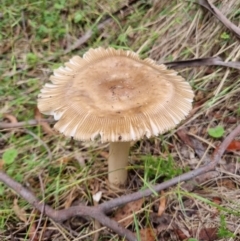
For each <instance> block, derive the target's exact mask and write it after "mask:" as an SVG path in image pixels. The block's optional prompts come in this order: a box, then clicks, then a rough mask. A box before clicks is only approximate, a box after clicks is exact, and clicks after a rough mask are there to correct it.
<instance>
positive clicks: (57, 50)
mask: <svg viewBox="0 0 240 241" xmlns="http://www.w3.org/2000/svg"><path fill="white" fill-rule="evenodd" d="M214 3H215V4H216V6H218V7H219V8H220V9H221V11H222V12H223V13H224V14H225V15H226V16H227V17H228V18H229V19H230V20H231V21H233V22H235V23H236V24H238V23H239V21H240V16H239V10H238V9H239V8H240V2H239V1H234V0H230V1H228V2H227V3H226V2H222V1H214ZM123 5H124V2H123V1H119V0H115V1H111V3H107V2H106V1H96V0H93V1H76V0H71V1H65V0H57V1H54V4H52V3H51V2H49V1H44V0H38V1H37V0H31V1H29V0H20V1H14V0H4V1H3V2H2V4H1V8H0V53H1V56H0V76H1V83H0V121H7V120H8V118H6V115H5V114H9V115H11V116H14V117H16V118H17V121H26V120H29V119H34V116H35V109H36V99H37V95H38V93H39V90H40V89H41V87H42V85H43V84H44V83H46V82H48V78H49V76H50V74H51V73H52V70H53V69H55V68H57V67H58V66H60V65H61V64H62V63H64V62H65V61H67V60H68V59H69V58H70V57H71V56H73V55H76V54H78V55H82V54H83V53H84V52H85V51H87V50H88V49H89V48H90V47H98V46H104V47H107V46H113V47H115V48H123V49H131V50H134V51H136V52H138V53H139V54H140V56H141V57H143V58H144V57H151V58H153V59H155V60H156V61H158V62H159V63H162V62H164V61H172V60H184V59H189V58H200V57H210V56H217V55H220V56H221V57H223V58H224V59H226V60H229V61H230V60H237V59H239V55H240V45H239V41H238V40H237V38H236V37H235V36H234V35H233V34H232V33H230V32H229V31H228V30H227V29H226V28H225V27H224V26H222V25H221V23H220V22H219V21H218V20H217V19H216V18H214V17H213V16H212V15H211V14H209V13H207V12H205V10H202V9H201V8H200V7H199V6H198V5H196V4H194V3H193V2H192V1H177V0H176V1H171V3H170V2H169V1H166V0H163V1H152V2H150V1H149V2H148V1H136V2H135V3H134V4H132V5H129V6H128V7H127V8H125V9H124V11H122V12H121V13H120V14H118V15H114V14H113V13H114V12H116V11H117V10H118V9H119V8H121V7H123ZM16 6H17V7H16ZM107 17H109V18H110V19H111V21H110V22H108V23H107V24H106V25H105V26H104V28H103V29H102V30H98V29H97V25H98V24H99V23H100V22H102V21H104V19H106V18H107ZM89 29H91V30H92V32H93V34H92V36H91V38H89V39H88V41H86V43H85V44H83V45H81V46H80V47H78V48H75V49H74V50H72V51H70V52H68V53H67V54H66V53H65V50H66V49H68V48H70V47H71V46H73V45H74V43H75V42H76V41H77V40H78V39H79V38H80V37H81V36H83V35H84V33H86V32H87V31H88V30H89ZM179 72H180V74H181V75H182V76H183V77H184V78H186V79H187V80H188V81H189V82H190V84H191V85H192V87H193V89H194V91H195V94H196V97H195V102H194V107H198V110H197V111H196V112H195V113H194V114H192V115H190V116H189V117H188V118H187V120H186V121H184V122H182V123H181V124H180V125H179V126H178V128H177V129H180V128H181V127H184V128H186V129H187V130H188V131H189V132H190V133H192V134H193V135H195V136H198V137H200V138H201V140H202V142H203V144H204V145H205V146H206V147H207V148H208V149H209V152H210V153H211V152H212V151H213V150H214V149H213V146H217V145H218V144H219V141H221V140H222V139H223V138H224V137H225V136H226V135H227V134H228V133H229V132H230V131H231V130H232V129H233V128H234V127H235V126H236V125H237V124H239V116H240V114H239V113H240V111H239V110H240V106H239V94H240V79H239V73H238V71H236V70H234V69H226V68H223V67H199V68H185V69H179ZM218 126H221V127H222V128H223V129H224V133H222V135H221V136H220V137H218V138H215V137H211V136H210V135H209V131H208V130H209V129H210V130H211V128H216V127H218ZM177 129H176V130H177ZM176 130H173V131H171V132H168V133H166V134H165V135H163V136H160V137H157V138H152V139H151V140H145V139H144V140H142V141H139V142H137V143H134V144H133V145H132V148H131V165H130V166H129V182H128V188H127V189H126V190H119V191H116V192H113V191H111V190H109V188H108V186H107V182H106V177H107V165H106V162H105V159H106V155H107V146H106V144H101V143H93V142H89V143H86V142H85V143H83V142H77V141H73V140H67V139H66V138H64V137H63V136H60V135H57V134H56V135H49V134H48V133H46V132H45V131H44V129H42V128H41V127H40V126H35V127H25V128H21V129H13V130H0V156H1V157H0V168H2V169H3V170H5V171H6V172H7V173H8V174H9V175H10V176H11V177H12V178H14V179H15V180H17V181H19V182H21V183H22V184H24V185H25V186H27V187H29V188H30V189H31V190H32V191H33V192H34V193H36V194H37V196H38V197H39V198H40V199H43V200H45V201H46V202H47V203H48V204H50V205H52V206H53V207H54V208H57V209H60V208H66V207H68V206H71V205H76V204H77V203H84V204H86V205H93V201H92V194H93V193H94V192H96V190H97V189H98V188H99V189H100V190H102V191H103V197H102V201H104V200H109V199H111V198H114V197H117V196H120V195H122V194H124V193H131V192H133V191H136V190H139V189H141V188H146V187H149V186H150V185H151V184H152V183H158V182H162V181H163V180H165V179H169V178H171V177H173V176H176V175H178V174H180V173H182V172H185V171H187V170H189V169H190V168H194V167H196V166H197V164H198V161H199V158H197V157H195V155H194V153H193V151H192V150H191V149H190V148H188V147H187V146H185V145H184V144H183V143H182V142H181V140H179V138H178V137H177V135H176ZM238 160H239V154H238V153H237V152H236V151H234V152H228V153H226V154H225V156H224V157H223V162H222V164H221V165H220V166H219V167H218V171H219V177H217V178H215V179H210V180H209V181H208V182H207V183H205V184H203V185H202V186H201V187H198V188H197V189H196V190H194V192H193V193H187V192H184V191H183V190H181V187H180V186H178V187H173V188H171V189H169V190H168V195H167V206H166V211H165V213H164V215H166V217H168V216H169V215H170V216H171V220H170V222H169V223H168V225H167V227H165V228H164V229H163V231H161V232H160V231H159V234H158V237H159V238H160V239H161V238H162V239H161V240H169V238H170V237H171V240H182V239H181V237H182V236H181V235H179V233H177V231H176V230H185V231H186V230H187V231H186V232H190V231H189V230H196V229H197V230H198V231H199V232H195V233H194V235H192V238H193V239H194V238H195V240H200V238H201V232H200V231H201V230H208V229H209V228H210V227H216V228H217V231H216V234H217V238H216V240H236V238H237V237H239V228H238V225H239V217H238V212H237V211H236V210H238V209H239V201H238V199H239V177H238V166H237V165H238ZM224 161H225V163H224ZM84 162H86V164H85V165H84ZM226 163H227V164H229V165H226ZM2 165H3V166H2ZM230 167H233V168H232V169H231V168H230ZM144 170H145V171H144ZM226 180H227V181H226ZM41 182H42V183H43V185H41ZM214 197H219V198H220V201H219V202H220V203H219V204H217V206H216V203H215V201H213V200H215V199H214ZM14 200H17V201H18V202H17V205H15V209H13V207H14ZM158 203H159V196H154V197H152V198H151V199H147V200H146V203H145V206H144V208H143V210H142V211H141V212H139V213H137V214H135V215H134V221H133V223H132V224H131V225H130V227H129V228H130V229H132V230H133V231H134V232H137V233H138V234H139V232H140V230H141V229H144V228H145V227H149V225H151V226H152V227H154V228H156V229H157V230H160V228H161V226H163V224H162V223H161V221H159V219H154V218H153V216H152V214H154V213H155V212H156V210H157V208H158ZM0 206H1V208H0V237H1V240H10V237H11V235H12V236H13V237H14V238H15V239H16V240H28V239H29V233H30V230H31V227H33V228H35V229H36V226H37V225H38V224H39V227H38V229H37V233H38V235H39V237H40V236H42V240H47V236H46V235H47V234H48V233H50V234H49V235H50V239H51V240H81V239H82V240H92V238H93V237H94V235H91V233H92V232H94V231H95V232H96V230H95V228H94V223H93V222H92V221H91V220H89V221H86V220H83V219H81V218H74V219H73V220H70V221H69V222H68V223H65V224H64V225H63V226H61V225H58V224H56V223H54V222H53V221H51V220H49V219H47V218H46V217H43V218H41V217H40V216H39V214H38V213H36V212H35V211H34V210H33V209H32V207H30V205H28V204H27V202H25V201H24V200H22V199H21V198H20V197H18V196H17V195H16V194H15V193H14V192H12V191H11V190H9V189H8V188H7V187H5V186H4V185H2V184H0ZM16 210H22V212H23V213H24V215H26V217H27V220H28V221H27V222H25V221H23V220H22V219H21V215H20V214H19V213H18V212H17V211H16ZM113 215H114V214H113ZM166 217H165V216H164V217H163V218H166ZM176 223H177V224H179V226H178V228H176V226H174V225H175V224H176ZM186 232H185V233H186ZM232 235H235V236H232ZM187 238H189V237H187ZM234 238H235V239H234ZM99 240H120V239H119V238H118V237H117V236H116V235H114V234H113V233H112V232H110V231H108V230H106V229H103V231H101V233H100V236H99Z"/></svg>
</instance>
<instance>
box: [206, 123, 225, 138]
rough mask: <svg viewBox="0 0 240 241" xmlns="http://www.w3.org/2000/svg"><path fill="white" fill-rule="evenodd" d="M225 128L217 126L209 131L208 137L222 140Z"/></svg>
mask: <svg viewBox="0 0 240 241" xmlns="http://www.w3.org/2000/svg"><path fill="white" fill-rule="evenodd" d="M224 132H225V131H224V128H223V127H222V126H216V127H214V128H209V129H208V135H209V136H211V137H213V138H220V137H222V136H223V135H224Z"/></svg>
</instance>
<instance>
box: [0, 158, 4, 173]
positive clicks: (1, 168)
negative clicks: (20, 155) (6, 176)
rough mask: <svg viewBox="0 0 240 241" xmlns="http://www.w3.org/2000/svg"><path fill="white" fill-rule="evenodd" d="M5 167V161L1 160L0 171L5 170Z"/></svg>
mask: <svg viewBox="0 0 240 241" xmlns="http://www.w3.org/2000/svg"><path fill="white" fill-rule="evenodd" d="M3 166H4V161H3V160H2V159H0V170H3Z"/></svg>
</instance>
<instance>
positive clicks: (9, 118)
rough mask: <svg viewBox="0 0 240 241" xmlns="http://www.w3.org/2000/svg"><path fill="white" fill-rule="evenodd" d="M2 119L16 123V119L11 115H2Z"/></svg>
mask: <svg viewBox="0 0 240 241" xmlns="http://www.w3.org/2000/svg"><path fill="white" fill-rule="evenodd" d="M3 118H4V119H7V120H9V121H10V122H11V123H18V120H17V118H16V117H15V116H13V115H10V114H4V115H3Z"/></svg>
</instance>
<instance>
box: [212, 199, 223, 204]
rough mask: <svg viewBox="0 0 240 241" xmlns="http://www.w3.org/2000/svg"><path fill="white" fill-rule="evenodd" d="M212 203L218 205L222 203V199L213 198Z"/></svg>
mask: <svg viewBox="0 0 240 241" xmlns="http://www.w3.org/2000/svg"><path fill="white" fill-rule="evenodd" d="M212 202H214V203H216V204H218V205H220V204H221V203H222V199H221V198H220V197H213V198H212Z"/></svg>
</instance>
